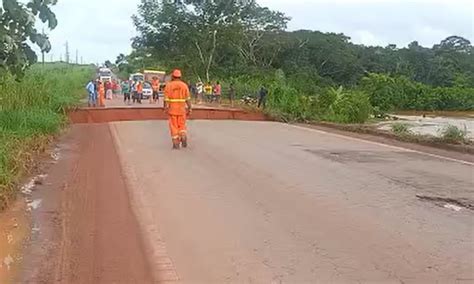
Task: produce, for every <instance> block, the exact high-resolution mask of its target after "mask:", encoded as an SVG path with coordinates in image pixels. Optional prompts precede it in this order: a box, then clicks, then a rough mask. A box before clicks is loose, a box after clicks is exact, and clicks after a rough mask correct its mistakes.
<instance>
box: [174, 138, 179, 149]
mask: <svg viewBox="0 0 474 284" xmlns="http://www.w3.org/2000/svg"><path fill="white" fill-rule="evenodd" d="M179 143H180V141H179V139H173V150H179Z"/></svg>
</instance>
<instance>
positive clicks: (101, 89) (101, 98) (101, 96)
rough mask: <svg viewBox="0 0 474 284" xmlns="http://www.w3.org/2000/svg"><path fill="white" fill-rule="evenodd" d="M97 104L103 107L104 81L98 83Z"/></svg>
mask: <svg viewBox="0 0 474 284" xmlns="http://www.w3.org/2000/svg"><path fill="white" fill-rule="evenodd" d="M98 95H99V106H101V107H104V106H105V86H104V83H101V84H100V85H99V92H98Z"/></svg>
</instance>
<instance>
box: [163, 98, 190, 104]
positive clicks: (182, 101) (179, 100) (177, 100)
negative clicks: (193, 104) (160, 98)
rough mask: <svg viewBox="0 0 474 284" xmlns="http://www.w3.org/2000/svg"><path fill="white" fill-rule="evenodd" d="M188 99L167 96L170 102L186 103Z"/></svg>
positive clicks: (167, 100)
mask: <svg viewBox="0 0 474 284" xmlns="http://www.w3.org/2000/svg"><path fill="white" fill-rule="evenodd" d="M187 100H189V99H169V98H165V102H168V103H185V102H186V101H187Z"/></svg>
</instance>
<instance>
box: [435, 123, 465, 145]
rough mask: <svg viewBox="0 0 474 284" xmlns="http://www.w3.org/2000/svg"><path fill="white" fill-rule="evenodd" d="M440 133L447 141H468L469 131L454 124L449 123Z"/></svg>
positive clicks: (463, 142)
mask: <svg viewBox="0 0 474 284" xmlns="http://www.w3.org/2000/svg"><path fill="white" fill-rule="evenodd" d="M440 134H441V139H442V140H443V141H445V142H447V143H452V144H465V143H467V142H468V138H467V131H466V130H465V129H464V130H463V129H460V128H458V127H457V126H454V125H447V126H446V127H445V128H443V129H442V130H441V133H440Z"/></svg>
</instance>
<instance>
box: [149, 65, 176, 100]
mask: <svg viewBox="0 0 474 284" xmlns="http://www.w3.org/2000/svg"><path fill="white" fill-rule="evenodd" d="M143 75H144V77H145V81H146V82H149V83H151V82H152V81H153V78H154V77H157V78H158V80H160V95H161V94H162V93H163V90H164V89H165V86H166V83H167V82H169V81H170V80H171V77H169V76H166V72H165V71H159V70H144V71H143Z"/></svg>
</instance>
